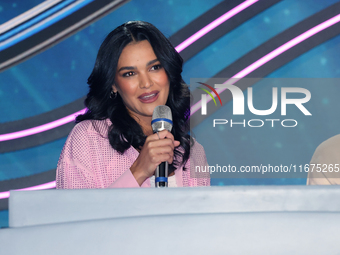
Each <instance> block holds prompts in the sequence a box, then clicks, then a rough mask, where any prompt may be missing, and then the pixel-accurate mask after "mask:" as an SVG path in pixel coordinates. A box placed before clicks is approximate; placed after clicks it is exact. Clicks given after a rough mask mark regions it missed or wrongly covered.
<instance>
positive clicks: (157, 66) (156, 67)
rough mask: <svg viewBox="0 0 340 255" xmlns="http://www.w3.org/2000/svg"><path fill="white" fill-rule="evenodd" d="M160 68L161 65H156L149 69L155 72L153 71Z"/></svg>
mask: <svg viewBox="0 0 340 255" xmlns="http://www.w3.org/2000/svg"><path fill="white" fill-rule="evenodd" d="M161 68H162V65H161V64H157V65H154V66H152V67H151V68H150V70H151V71H155V70H159V69H161Z"/></svg>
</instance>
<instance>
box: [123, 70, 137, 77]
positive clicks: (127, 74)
mask: <svg viewBox="0 0 340 255" xmlns="http://www.w3.org/2000/svg"><path fill="white" fill-rule="evenodd" d="M134 74H135V73H134V72H132V71H130V72H126V73H123V77H130V76H132V75H134Z"/></svg>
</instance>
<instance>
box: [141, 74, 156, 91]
mask: <svg viewBox="0 0 340 255" xmlns="http://www.w3.org/2000/svg"><path fill="white" fill-rule="evenodd" d="M152 85H153V81H152V79H151V77H150V74H148V73H141V74H140V80H139V87H140V88H141V89H148V88H150V87H151V86H152Z"/></svg>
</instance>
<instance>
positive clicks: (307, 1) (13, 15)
mask: <svg viewBox="0 0 340 255" xmlns="http://www.w3.org/2000/svg"><path fill="white" fill-rule="evenodd" d="M339 14H340V1H337V0H284V1H278V0H260V1H255V0H246V1H245V0H226V1H221V0H209V1H208V0H195V1H193V0H153V1H149V0H131V1H125V0H121V1H113V0H49V1H41V0H26V1H15V0H0V24H1V25H0V109H1V114H0V198H1V199H0V227H6V226H8V192H7V191H8V190H11V189H22V188H28V187H36V186H38V187H40V188H53V185H54V180H55V179H54V178H55V169H56V165H57V162H58V158H59V154H60V152H61V149H62V147H63V144H64V143H65V140H66V138H67V135H68V133H69V132H70V130H71V129H72V127H73V125H74V124H73V122H72V118H73V116H74V114H75V113H77V112H79V111H81V110H82V109H84V105H83V100H84V97H85V95H86V93H87V91H88V86H87V84H86V81H87V78H88V76H89V75H90V72H91V70H92V68H93V65H94V61H95V58H96V54H97V51H98V49H99V46H100V44H101V42H102V41H103V39H104V38H105V36H106V35H107V34H108V33H109V32H110V31H111V30H113V29H114V28H115V27H117V26H118V25H121V24H122V23H124V22H126V21H128V20H144V21H148V22H150V23H152V24H154V25H155V26H156V27H157V28H159V29H160V30H161V31H162V32H163V33H164V34H165V35H166V36H167V37H168V38H169V39H170V40H171V42H172V43H173V45H174V46H175V47H176V49H177V50H178V51H179V52H180V54H181V55H182V57H183V60H184V68H183V78H184V81H185V82H186V83H188V84H189V83H190V79H191V78H212V77H215V78H224V77H225V78H227V77H232V76H233V75H235V74H237V73H239V72H240V71H242V70H244V69H245V68H246V67H247V66H249V65H251V64H252V63H254V62H255V61H257V60H258V59H260V58H261V57H263V56H265V55H266V54H268V53H270V52H272V51H274V50H275V49H277V48H278V47H280V46H281V45H283V44H285V43H286V42H288V41H290V40H292V39H294V38H296V37H298V36H300V35H301V34H303V33H304V32H306V31H308V30H310V29H313V28H315V27H317V26H318V25H319V24H322V23H324V22H325V21H328V20H331V19H333V20H332V21H333V23H331V24H329V25H328V26H325V27H322V28H320V29H319V30H318V31H317V33H315V34H313V35H312V36H310V37H308V38H305V39H304V40H302V41H301V42H299V43H298V44H297V45H294V47H292V48H290V49H287V50H286V51H285V52H283V53H282V54H280V55H279V56H277V57H275V58H274V59H273V60H271V61H269V62H268V63H266V64H264V65H262V66H261V67H259V68H257V69H256V70H253V71H252V72H251V73H249V74H247V75H246V77H256V78H340V47H339V46H340V26H339V20H337V17H338V16H337V15H339ZM334 18H335V20H334ZM207 25H209V26H208V27H206V26H207ZM203 28H204V29H206V30H203V31H202V29H203ZM199 31H201V32H202V33H200V34H196V35H197V37H191V36H193V35H195V33H197V32H199ZM188 38H189V39H190V38H191V39H192V40H189V41H188V40H187V39H188ZM183 42H185V43H184V44H183ZM317 89H319V90H320V94H322V96H321V97H320V98H319V100H320V104H321V105H322V104H323V105H328V104H330V105H331V106H332V108H333V109H335V108H336V107H337V106H338V104H340V103H339V102H338V101H340V100H338V99H337V95H340V93H338V92H340V87H339V86H337V85H336V84H335V85H334V86H333V87H332V88H330V89H331V91H332V92H326V93H325V92H324V88H323V87H322V84H320V87H319V88H314V90H315V91H314V92H313V93H314V94H316V93H318V90H317ZM327 89H329V88H327ZM224 107H225V108H224ZM228 107H229V108H230V104H224V106H223V107H222V108H220V109H218V112H220V113H221V112H223V111H228V109H229V108H228ZM339 107H340V106H339ZM337 109H340V108H337ZM336 112H337V111H335V114H336ZM320 114H322V112H320ZM337 119H338V117H337V116H336V115H333V116H332V118H329V119H327V120H324V122H323V125H320V127H318V129H317V131H314V132H313V135H310V134H309V135H308V137H306V140H308V143H306V146H304V150H303V153H302V154H301V155H300V156H299V157H300V158H302V159H303V160H302V161H303V162H306V163H308V162H309V160H310V158H311V157H312V155H313V152H314V150H315V148H316V147H317V146H318V145H319V144H320V143H321V142H322V141H324V140H326V139H328V138H330V137H331V136H334V135H336V134H338V133H340V126H339V123H338V120H337ZM209 125H211V122H210V121H209V118H206V119H205V120H203V121H202V122H201V123H200V124H199V125H197V126H195V127H193V132H194V133H195V134H196V135H197V137H205V138H206V139H205V140H204V139H203V140H202V141H200V142H201V143H202V144H203V145H204V146H205V147H206V146H207V147H208V146H209V145H208V144H206V143H213V144H214V150H216V151H219V153H221V152H222V155H225V157H226V158H228V157H229V158H237V157H238V156H239V154H238V152H239V151H244V148H245V147H247V150H249V151H248V155H247V153H245V152H244V153H243V156H244V157H248V156H254V155H251V154H252V153H254V151H256V153H257V154H256V155H264V153H261V148H262V146H264V147H266V149H268V148H271V151H274V152H275V151H276V153H279V152H278V151H280V150H284V149H285V145H286V144H289V143H290V142H291V141H290V140H289V137H287V136H286V135H282V136H277V134H276V135H275V137H270V136H269V137H268V136H267V137H258V136H253V135H250V134H248V135H247V131H245V132H239V133H238V134H232V135H231V137H229V138H228V139H229V140H227V141H222V142H221V140H220V137H219V136H218V134H217V136H216V137H214V136H213V134H211V133H209V132H208V133H206V130H207V127H208V126H209ZM220 131H221V132H222V131H223V132H225V130H220ZM218 132H219V131H217V133H218ZM294 132H295V134H297V135H299V136H306V132H305V130H302V129H296V130H294ZM299 132H300V133H299ZM291 139H295V138H293V137H292V138H291ZM238 141H242V142H243V143H244V146H245V147H241V148H239V149H238V150H237V151H235V150H233V148H234V147H235V146H236V144H237V143H238ZM236 147H237V146H236ZM214 150H210V149H208V150H206V154H207V158H208V161H209V159H210V158H213V157H214V154H215V152H216V151H214ZM299 151H301V149H299ZM223 152H225V154H223ZM291 153H293V154H296V152H295V151H293V152H291ZM264 156H265V155H264ZM257 157H258V156H257ZM240 160H242V158H241V159H240ZM306 176H307V175H305V176H304V177H302V178H273V179H268V178H266V179H261V178H212V180H211V184H212V185H304V184H305V183H306ZM41 185H45V186H41Z"/></svg>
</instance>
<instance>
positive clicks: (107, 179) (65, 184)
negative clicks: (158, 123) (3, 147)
mask: <svg viewBox="0 0 340 255" xmlns="http://www.w3.org/2000/svg"><path fill="white" fill-rule="evenodd" d="M110 126H111V121H110V120H108V119H107V120H86V121H82V122H80V123H78V124H77V125H76V126H75V127H74V128H73V130H72V131H71V133H70V134H69V136H68V138H67V141H66V143H65V145H64V148H63V150H62V152H61V155H60V158H59V162H58V167H57V176H56V181H57V189H96V188H133V187H150V179H146V180H145V182H144V183H143V184H142V185H141V186H139V185H138V183H137V181H136V179H135V178H134V176H133V175H132V173H131V171H130V166H131V165H132V164H133V162H134V161H135V160H136V159H137V157H138V155H139V152H138V151H137V150H136V149H135V148H133V147H132V146H131V147H130V148H129V149H128V150H126V151H125V153H124V154H120V153H119V152H117V151H116V150H114V149H113V148H112V147H111V145H110V143H109V139H108V137H107V134H108V128H109V127H110ZM190 163H191V164H190ZM190 165H191V166H192V167H191V170H190ZM194 165H199V166H206V165H208V164H207V159H206V156H205V152H204V149H203V147H202V146H201V145H200V144H199V143H197V142H195V144H194V146H193V147H192V149H191V153H190V159H189V160H188V162H187V164H186V165H185V168H186V170H185V171H184V170H183V167H180V168H178V169H176V170H175V178H176V182H177V186H178V187H194V186H209V185H210V178H209V174H208V173H200V174H195V173H194V167H193V166H194Z"/></svg>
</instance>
